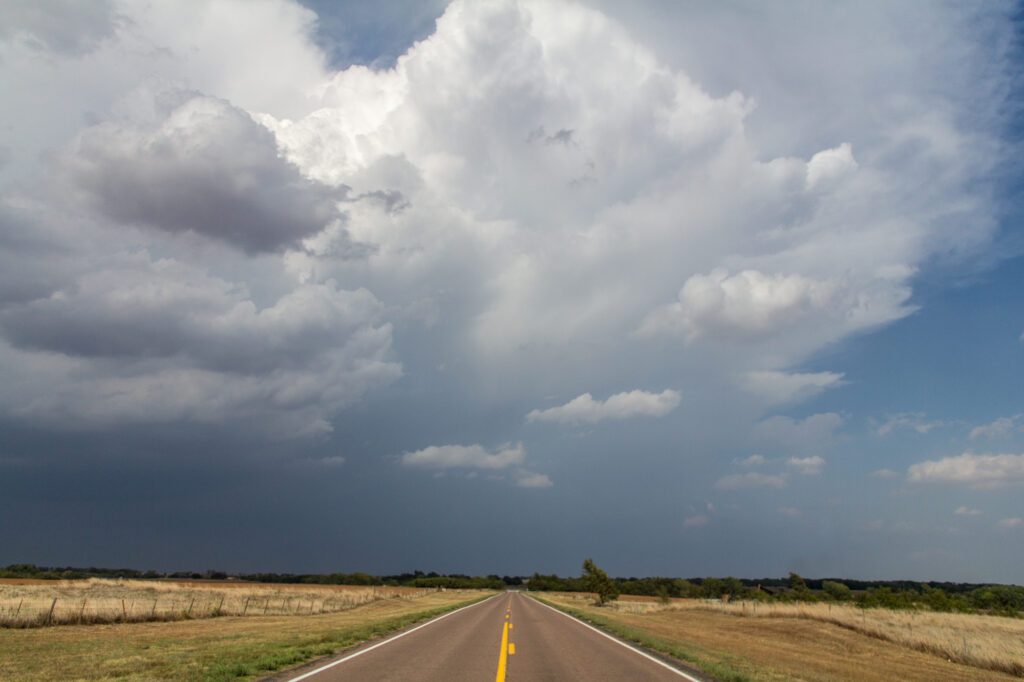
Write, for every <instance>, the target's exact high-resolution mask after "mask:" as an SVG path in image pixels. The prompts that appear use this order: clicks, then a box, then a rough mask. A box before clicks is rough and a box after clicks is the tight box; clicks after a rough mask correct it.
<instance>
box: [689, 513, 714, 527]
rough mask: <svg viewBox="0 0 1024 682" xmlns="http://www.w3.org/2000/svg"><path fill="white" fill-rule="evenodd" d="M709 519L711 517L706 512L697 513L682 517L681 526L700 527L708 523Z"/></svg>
mask: <svg viewBox="0 0 1024 682" xmlns="http://www.w3.org/2000/svg"><path fill="white" fill-rule="evenodd" d="M710 521H711V517H709V516H708V515H707V514H697V515H696V516H687V517H686V518H685V519H683V528H700V527H702V526H706V525H708V523H709V522H710Z"/></svg>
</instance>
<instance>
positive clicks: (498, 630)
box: [291, 592, 711, 682]
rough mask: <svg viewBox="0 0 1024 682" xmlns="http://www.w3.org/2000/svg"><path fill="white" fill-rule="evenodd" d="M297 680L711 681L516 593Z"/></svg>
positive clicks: (366, 649) (345, 657) (443, 618)
mask: <svg viewBox="0 0 1024 682" xmlns="http://www.w3.org/2000/svg"><path fill="white" fill-rule="evenodd" d="M291 679H292V680H293V681H298V680H309V681H310V682H341V681H352V680H360V681H362V680H367V681H368V680H402V681H403V682H415V681H417V680H423V681H428V680H445V681H449V680H450V681H452V682H458V681H460V680H496V682H504V681H505V680H509V682H514V681H516V680H653V681H655V682H661V681H668V680H671V681H672V682H679V681H680V680H691V681H694V682H696V681H697V680H709V679H711V678H708V677H706V676H702V675H699V674H697V673H693V672H683V671H682V670H679V669H678V668H676V667H673V666H671V665H669V664H667V663H665V662H663V661H661V660H659V659H657V658H654V657H650V656H648V655H647V654H645V653H643V652H641V651H638V650H636V649H633V648H632V647H629V646H627V645H625V644H623V643H622V642H620V641H618V640H616V639H614V638H611V637H609V636H608V635H606V634H604V633H602V632H600V631H598V630H595V629H593V628H590V627H589V626H587V625H585V624H583V623H581V622H579V621H577V620H576V619H574V618H571V617H569V616H567V615H565V614H563V613H561V612H559V611H556V610H555V609H552V608H550V607H548V606H546V605H544V604H541V603H539V602H537V601H535V600H533V599H531V598H529V597H527V596H525V595H523V594H520V593H519V592H509V593H506V594H501V595H498V596H495V597H492V598H490V599H487V600H485V601H483V602H480V603H479V604H475V605H473V606H469V607H466V608H463V609H460V610H458V611H454V612H452V613H449V614H446V615H444V616H441V617H440V618H437V619H435V620H433V621H430V622H428V623H426V624H424V625H421V626H418V627H416V628H412V629H409V630H406V631H403V632H402V633H399V634H398V635H396V636H394V637H392V638H390V639H387V640H384V641H383V642H378V643H376V644H373V645H368V646H365V647H363V648H361V649H358V650H356V651H353V652H349V653H347V654H345V655H343V656H341V657H340V658H338V659H336V660H334V661H332V662H330V663H327V664H324V665H322V666H321V667H319V668H316V669H314V670H312V671H310V672H307V673H304V674H302V675H298V676H296V677H292V678H291Z"/></svg>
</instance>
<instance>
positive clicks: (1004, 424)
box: [968, 414, 1024, 440]
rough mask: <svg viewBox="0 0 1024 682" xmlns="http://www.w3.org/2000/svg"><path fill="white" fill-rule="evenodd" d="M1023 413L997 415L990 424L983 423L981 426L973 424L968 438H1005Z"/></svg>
mask: <svg viewBox="0 0 1024 682" xmlns="http://www.w3.org/2000/svg"><path fill="white" fill-rule="evenodd" d="M1022 416H1024V415H1019V414H1017V415H1014V416H1012V417H999V418H998V419H996V420H995V421H994V422H992V423H991V424H983V425H981V426H975V427H974V428H973V429H971V433H970V434H969V435H968V438H970V439H971V440H974V439H975V438H1005V437H1006V436H1008V435H1010V433H1012V432H1013V430H1014V428H1015V426H1016V422H1017V420H1019V419H1020V418H1021V417H1022Z"/></svg>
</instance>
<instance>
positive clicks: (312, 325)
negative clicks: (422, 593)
mask: <svg viewBox="0 0 1024 682" xmlns="http://www.w3.org/2000/svg"><path fill="white" fill-rule="evenodd" d="M380 313H381V304H380V302H379V301H378V300H377V299H376V298H375V297H374V296H373V295H372V294H370V293H369V292H368V291H366V290H355V291H346V290H342V289H339V288H338V286H337V284H336V283H334V282H325V283H323V284H315V285H313V284H311V285H305V286H301V287H298V288H296V289H294V290H292V291H291V292H289V293H288V294H286V295H284V296H282V297H281V298H280V299H278V300H277V301H276V302H275V303H274V304H273V305H268V306H265V307H262V308H261V307H258V306H257V305H256V304H255V303H254V302H253V301H252V299H251V298H250V297H249V294H248V292H246V291H245V290H244V289H239V288H238V287H237V286H235V285H233V284H232V283H230V282H227V281H224V280H222V279H219V278H216V277H212V276H209V275H207V274H205V273H203V272H201V271H198V270H196V269H194V268H191V267H189V266H187V265H184V264H182V263H180V262H178V261H175V260H171V259H162V260H157V261H153V260H151V259H150V258H149V257H148V255H147V254H134V255H126V256H123V257H120V258H115V259H113V260H112V261H111V262H110V263H109V264H108V266H107V267H106V268H105V269H104V270H102V271H97V272H93V273H88V274H86V275H84V276H83V277H81V278H80V279H79V280H78V281H77V282H75V283H74V285H73V286H69V287H68V288H66V289H61V290H59V291H56V292H54V293H53V294H52V295H51V296H49V297H47V298H44V299H37V300H33V301H30V302H27V303H23V304H20V305H12V306H8V307H7V308H5V309H4V310H3V311H2V312H0V332H2V334H3V337H4V338H6V341H7V345H4V346H3V347H2V349H0V366H4V367H5V368H6V371H8V372H9V373H10V374H9V376H12V377H18V378H19V381H20V385H21V390H20V391H19V393H18V395H17V396H12V395H10V394H4V395H0V400H2V402H0V404H2V405H4V407H5V408H6V409H7V410H8V411H9V412H13V413H15V414H17V415H19V416H21V417H24V418H29V419H31V420H33V421H40V422H45V423H48V424H51V425H65V426H74V425H83V424H84V425H92V426H102V425H109V424H112V423H119V422H125V421H128V422H167V421H176V420H186V421H198V422H208V423H217V422H222V421H224V420H227V419H237V418H254V419H257V420H258V421H259V422H260V423H262V424H263V425H264V426H265V427H267V428H268V429H270V430H272V431H278V432H280V434H281V435H303V434H311V433H317V432H327V431H330V430H331V427H330V425H329V423H328V420H329V418H330V417H331V416H332V415H334V414H335V413H337V412H338V411H339V410H341V409H343V408H344V407H346V406H348V405H350V404H351V403H353V402H354V401H356V400H358V399H359V398H360V397H361V396H362V395H363V394H364V393H365V392H366V391H367V390H370V389H372V388H375V387H379V386H382V385H385V384H387V383H390V382H391V381H394V380H395V379H397V378H398V377H399V376H400V375H401V366H400V365H399V364H398V363H395V362H393V361H392V360H391V359H390V358H389V356H390V348H391V327H390V325H388V324H380V323H379V317H380ZM42 365H45V366H46V367H45V369H42V370H40V367H41V366H42ZM111 366H114V367H117V371H113V372H112V371H111V370H110V368H111Z"/></svg>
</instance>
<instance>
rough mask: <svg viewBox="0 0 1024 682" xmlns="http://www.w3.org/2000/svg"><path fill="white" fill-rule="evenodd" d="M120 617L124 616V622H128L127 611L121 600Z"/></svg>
mask: <svg viewBox="0 0 1024 682" xmlns="http://www.w3.org/2000/svg"><path fill="white" fill-rule="evenodd" d="M121 615H122V616H124V619H125V620H128V610H127V609H126V608H125V607H124V599H121Z"/></svg>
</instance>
